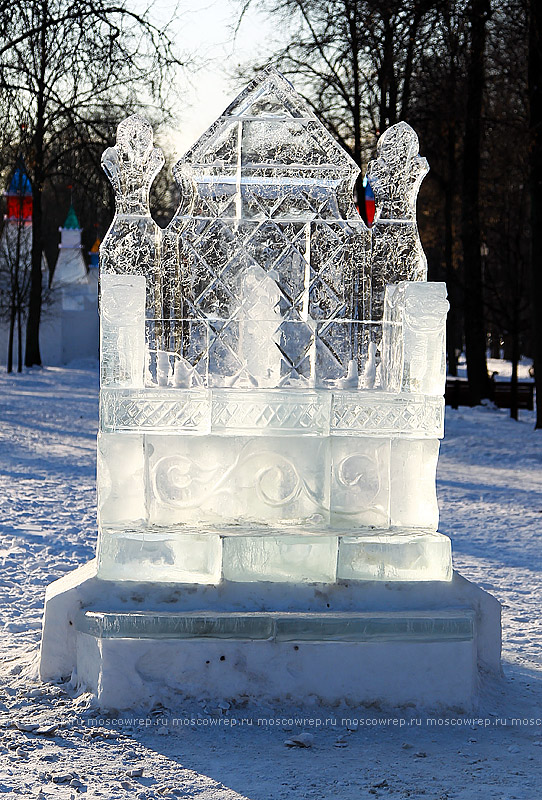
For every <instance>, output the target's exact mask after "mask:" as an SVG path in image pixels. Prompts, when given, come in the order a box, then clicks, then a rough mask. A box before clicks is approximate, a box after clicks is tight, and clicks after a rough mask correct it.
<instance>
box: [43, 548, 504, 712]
mask: <svg viewBox="0 0 542 800" xmlns="http://www.w3.org/2000/svg"><path fill="white" fill-rule="evenodd" d="M499 670H500V605H499V603H498V602H497V600H495V598H493V597H491V596H490V595H488V594H487V593H486V592H484V591H483V590H481V589H480V588H479V587H477V586H475V585H474V584H472V583H470V582H469V581H467V580H465V579H464V578H462V577H461V576H460V575H458V574H457V573H454V575H453V578H452V580H451V581H449V582H443V581H434V582H433V581H425V582H423V581H419V582H402V583H401V582H396V581H395V582H394V581H390V582H383V581H365V582H364V581H339V582H336V583H334V584H318V583H315V584H307V583H299V584H291V583H289V584H285V583H277V582H271V581H269V582H259V583H255V582H246V583H236V582H232V581H224V582H222V583H220V584H219V585H217V586H214V585H209V584H207V585H205V584H191V585H186V584H184V585H183V584H176V583H169V584H168V583H158V582H146V583H136V582H133V581H106V580H102V579H100V578H99V577H98V575H97V570H96V562H95V561H92V562H90V563H89V564H86V565H85V566H82V567H80V568H79V569H77V570H75V571H74V572H72V573H69V574H68V575H65V576H64V577H63V578H61V579H59V580H58V581H56V582H55V583H53V584H51V585H50V586H49V587H48V589H47V594H46V603H45V615H44V627H43V636H42V644H41V652H40V676H41V677H42V679H43V680H58V679H60V678H62V677H64V678H66V677H69V676H70V675H73V676H74V677H76V678H77V680H78V682H79V684H80V686H81V688H82V689H88V690H89V691H91V692H92V693H93V694H95V695H96V697H97V700H98V702H99V704H100V705H101V706H102V708H111V709H115V708H117V709H121V708H137V707H141V706H146V705H152V704H153V703H155V702H158V701H161V702H163V703H164V704H165V705H167V706H168V707H177V705H178V703H179V702H183V698H185V697H198V698H201V697H211V698H222V699H231V700H232V701H234V702H235V701H245V700H247V699H248V700H249V701H250V702H252V701H254V702H255V703H257V702H259V700H260V699H262V698H267V699H269V700H271V701H277V702H278V703H280V704H281V707H282V708H284V703H289V702H290V701H295V703H297V704H298V705H299V704H303V703H305V702H307V703H313V702H314V701H315V700H316V701H318V702H322V703H325V704H326V703H339V702H346V703H348V704H352V705H353V704H356V703H373V702H381V703H384V704H387V705H398V704H402V703H412V704H418V705H421V706H425V707H431V708H436V707H441V708H447V707H448V708H450V707H455V708H457V707H463V708H472V705H473V704H474V702H475V699H476V693H477V686H478V681H479V675H480V672H483V673H484V674H494V675H498V674H499Z"/></svg>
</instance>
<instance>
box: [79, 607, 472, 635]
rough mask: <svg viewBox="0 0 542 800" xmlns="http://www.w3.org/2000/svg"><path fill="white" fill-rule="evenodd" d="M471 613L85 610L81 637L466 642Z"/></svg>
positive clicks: (81, 622)
mask: <svg viewBox="0 0 542 800" xmlns="http://www.w3.org/2000/svg"><path fill="white" fill-rule="evenodd" d="M474 619H475V618H474V612H473V611H471V610H467V609H462V610H457V611H456V610H450V611H446V610H444V611H440V612H431V611H408V612H397V611H396V612H392V611H388V612H381V613H374V612H371V613H359V612H339V613H331V612H327V613H324V614H319V613H306V612H304V613H295V612H263V611H262V612H258V611H255V612H245V613H235V614H232V613H224V612H208V611H205V612H189V613H178V612H155V611H132V612H126V613H122V612H107V611H85V612H83V613H82V614H81V615H80V616H79V617H78V619H77V622H76V628H77V630H78V631H79V632H81V633H85V634H89V635H91V636H94V637H96V638H99V639H196V640H197V639H234V640H266V641H272V642H301V641H304V642H375V641H379V642H468V641H472V639H473V637H474Z"/></svg>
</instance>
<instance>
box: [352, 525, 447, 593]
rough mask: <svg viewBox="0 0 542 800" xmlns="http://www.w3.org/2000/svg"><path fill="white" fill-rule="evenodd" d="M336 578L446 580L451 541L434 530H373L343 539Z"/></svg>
mask: <svg viewBox="0 0 542 800" xmlns="http://www.w3.org/2000/svg"><path fill="white" fill-rule="evenodd" d="M337 577H338V579H339V580H341V579H344V580H361V581H371V580H378V581H449V580H451V579H452V548H451V542H450V539H449V538H448V537H447V536H443V535H442V534H441V533H435V532H434V531H415V530H403V531H397V530H394V531H390V532H387V533H383V532H377V531H374V532H371V533H365V534H364V535H363V536H343V537H341V539H340V543H339V563H338V568H337Z"/></svg>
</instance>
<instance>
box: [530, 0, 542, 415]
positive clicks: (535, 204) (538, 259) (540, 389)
mask: <svg viewBox="0 0 542 800" xmlns="http://www.w3.org/2000/svg"><path fill="white" fill-rule="evenodd" d="M528 9H529V60H528V63H529V78H528V87H529V127H530V193H531V272H532V311H533V339H534V367H535V381H536V397H537V401H536V427H537V428H542V314H541V313H540V308H541V305H542V270H541V268H540V265H541V264H542V9H541V8H540V3H537V2H536V0H529V5H528Z"/></svg>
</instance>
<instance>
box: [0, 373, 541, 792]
mask: <svg viewBox="0 0 542 800" xmlns="http://www.w3.org/2000/svg"><path fill="white" fill-rule="evenodd" d="M521 416H522V419H521V421H520V423H519V424H516V423H514V422H511V421H510V420H508V419H507V416H506V412H499V411H494V410H493V411H492V410H487V409H476V410H471V409H461V410H459V411H450V410H448V411H447V439H446V440H445V442H444V443H443V446H442V457H441V461H440V467H439V499H440V504H441V526H440V527H441V530H442V531H443V532H446V533H449V534H450V535H451V536H452V540H453V546H454V560H455V566H456V568H458V569H459V570H460V571H461V572H462V573H463V574H464V575H465V576H466V577H467V578H470V579H472V580H475V581H477V582H478V583H480V584H481V585H482V586H483V587H484V588H486V589H488V590H489V591H491V592H493V593H494V594H495V595H496V596H497V597H498V598H499V599H500V600H501V602H502V603H503V604H504V608H503V623H504V662H503V665H504V670H505V678H504V679H503V680H502V681H501V682H500V683H498V684H493V685H489V686H486V687H485V688H484V693H483V700H482V705H481V707H480V709H479V711H478V716H479V717H480V718H482V719H483V724H482V725H480V724H476V723H474V724H472V723H471V724H469V723H468V721H467V718H466V717H462V716H460V717H455V716H454V715H453V714H450V715H449V716H448V717H446V718H439V719H438V720H437V721H436V722H434V723H431V722H428V721H427V715H426V714H425V713H424V712H422V711H420V710H415V709H402V710H400V711H389V710H382V709H375V708H372V709H356V710H355V711H349V712H345V711H344V710H340V709H332V710H328V711H322V710H321V709H312V710H310V711H307V710H306V709H305V711H304V713H303V715H302V716H304V717H305V726H303V723H302V722H301V723H300V721H299V720H296V717H298V714H299V711H300V710H299V709H295V708H293V709H292V708H284V709H281V710H280V712H281V713H280V716H281V717H283V718H284V719H285V720H286V724H285V725H270V724H269V723H268V724H266V725H258V724H257V718H264V717H265V718H267V719H268V718H269V717H276V716H277V710H276V709H264V708H260V709H257V710H255V709H252V710H250V709H236V710H235V711H234V710H233V709H230V710H228V711H225V713H222V712H221V716H220V717H216V715H214V714H211V715H209V714H207V713H206V711H205V709H204V708H203V707H201V706H200V705H197V704H195V705H189V704H187V705H186V707H184V706H183V707H182V708H181V709H176V710H175V712H166V711H165V710H164V709H155V711H154V713H153V714H152V715H148V716H144V717H143V718H142V720H141V721H137V720H134V719H132V720H131V722H130V720H129V719H128V717H129V716H131V715H125V720H124V724H123V725H122V726H120V725H119V720H118V719H116V718H103V717H101V716H100V715H99V714H98V712H96V711H95V710H93V709H92V708H91V707H90V706H89V702H88V697H86V696H82V697H80V698H74V697H73V692H72V691H71V690H70V687H69V686H46V687H43V686H41V685H40V683H39V682H38V680H37V677H36V654H37V646H38V642H39V635H40V622H41V613H42V606H43V593H44V590H45V586H46V585H47V584H48V583H49V582H50V581H52V580H54V579H55V578H57V577H60V576H61V575H62V574H64V573H65V572H67V571H69V570H71V569H73V567H74V566H76V565H77V564H81V563H83V562H84V561H86V560H88V559H89V558H91V557H92V555H93V553H94V546H95V538H96V524H95V507H94V505H95V496H94V475H95V434H96V421H97V372H95V371H92V370H75V369H70V370H61V369H46V370H42V371H33V372H31V373H30V374H26V375H22V376H12V377H10V376H7V375H5V374H2V375H1V376H0V506H1V510H2V516H1V522H0V559H1V564H2V570H1V572H0V630H1V632H2V635H1V640H0V692H1V694H0V793H6V796H7V797H24V798H27V797H40V798H42V800H43V798H46V797H52V798H71V797H74V798H75V797H79V796H81V797H86V798H119V799H120V798H129V797H130V798H131V797H137V798H142V799H143V798H145V800H147V799H149V800H150V799H151V798H156V799H157V798H160V797H179V798H198V800H210V799H211V798H213V800H215V799H216V800H233V799H234V798H235V799H236V800H240V798H249V799H250V800H275V799H277V800H278V798H294V799H295V800H297V798H315V800H328V799H331V798H337V800H346V799H347V798H348V800H350V799H352V800H364V798H374V797H381V798H383V797H394V798H409V797H410V798H418V797H424V798H428V799H429V800H452V798H453V799H454V800H456V799H457V800H474V798H492V800H493V799H495V800H512V798H517V800H535V798H537V797H539V796H540V783H541V779H542V649H541V644H542V625H541V620H540V612H541V598H542V590H541V586H540V574H541V565H542V555H541V548H540V540H541V535H540V534H541V529H542V469H541V466H542V447H541V443H542V432H536V433H535V432H534V431H533V430H532V426H533V421H532V415H530V414H527V413H526V412H523V413H522V415H521ZM211 711H213V709H211ZM256 711H257V714H255V716H254V719H253V718H252V716H250V719H251V721H252V724H245V725H243V724H242V719H243V718H246V717H248V716H249V715H252V713H253V712H256ZM198 715H199V716H198ZM326 716H327V725H326ZM309 717H310V719H309ZM346 717H350V718H352V717H354V718H357V719H359V720H361V723H362V724H361V725H360V726H359V727H358V729H357V730H348V729H347V727H346V725H345V724H343V718H346ZM290 718H293V724H291V725H289V724H288V719H290ZM512 718H519V719H520V720H521V721H522V724H517V723H516V724H512ZM216 719H219V720H220V723H218V722H216ZM211 720H213V723H212V724H211ZM225 720H229V723H226V722H225ZM232 720H237V723H238V724H237V725H236V726H233V725H232ZM310 720H312V721H313V724H312V725H311V722H310ZM523 720H525V722H526V724H523ZM529 720H534V721H535V722H534V724H530V723H529ZM536 720H538V724H536ZM179 721H180V722H179ZM316 722H320V723H322V727H319V728H317V727H315V723H316ZM505 722H506V724H504V723H505ZM192 723H193V724H192ZM36 726H40V727H39V728H38V729H37V730H36ZM303 727H305V728H306V729H307V730H312V731H313V733H314V744H313V746H312V747H311V748H310V749H298V748H294V749H288V748H286V747H285V746H284V741H285V739H287V738H288V736H291V735H293V734H292V732H291V731H290V730H287V729H288V728H292V729H293V731H294V732H299V731H300V730H301V729H302V728H303ZM350 727H351V728H354V727H355V726H354V725H350ZM30 729H33V730H30ZM139 767H143V775H142V776H138V775H137V774H136V775H130V774H129V773H130V771H133V770H135V771H136V772H137V769H138V768H139ZM40 792H41V794H40Z"/></svg>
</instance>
